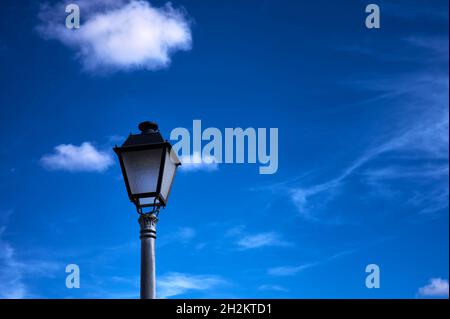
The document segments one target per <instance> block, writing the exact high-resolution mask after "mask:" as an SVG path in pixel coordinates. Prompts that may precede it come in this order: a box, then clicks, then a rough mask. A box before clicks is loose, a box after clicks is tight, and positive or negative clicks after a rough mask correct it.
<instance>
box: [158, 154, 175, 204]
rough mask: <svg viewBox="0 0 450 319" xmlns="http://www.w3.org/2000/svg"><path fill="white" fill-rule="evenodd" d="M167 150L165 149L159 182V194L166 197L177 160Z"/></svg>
mask: <svg viewBox="0 0 450 319" xmlns="http://www.w3.org/2000/svg"><path fill="white" fill-rule="evenodd" d="M171 154H173V153H171V152H170V151H169V150H166V159H165V161H164V174H163V179H162V183H161V195H162V196H163V198H165V199H166V201H167V197H168V196H169V192H170V187H171V186H172V182H173V178H174V176H175V172H176V169H177V160H176V157H175V156H174V155H171Z"/></svg>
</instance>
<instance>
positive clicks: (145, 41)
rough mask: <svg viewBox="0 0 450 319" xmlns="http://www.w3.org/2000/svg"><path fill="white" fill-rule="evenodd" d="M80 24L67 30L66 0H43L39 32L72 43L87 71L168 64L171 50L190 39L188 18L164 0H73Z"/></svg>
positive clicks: (189, 42)
mask: <svg viewBox="0 0 450 319" xmlns="http://www.w3.org/2000/svg"><path fill="white" fill-rule="evenodd" d="M76 3H77V5H79V7H80V11H81V14H80V15H81V21H82V23H81V26H80V28H79V29H73V30H69V29H67V28H66V27H65V25H64V23H61V21H64V20H65V16H64V15H65V14H66V13H65V10H64V8H65V5H66V2H65V1H64V2H59V3H57V4H55V5H53V6H49V5H44V6H42V8H41V11H40V13H39V19H40V24H39V25H38V27H37V30H38V31H39V33H40V34H41V35H42V36H43V37H44V38H46V39H55V40H58V41H60V42H61V43H62V44H64V45H66V46H68V47H70V48H72V49H74V50H75V51H76V57H77V58H78V59H79V60H80V61H81V62H82V64H83V67H84V69H85V70H88V71H101V72H104V71H119V70H135V69H146V70H156V69H160V68H164V67H167V66H169V65H170V63H171V55H172V54H173V53H174V52H176V51H179V50H189V49H190V48H191V45H192V35H191V30H190V23H189V21H188V19H187V17H186V14H185V12H184V11H183V10H182V9H175V8H174V7H172V5H171V4H170V3H167V4H166V5H165V6H163V7H161V8H155V7H153V6H152V5H150V4H149V3H148V2H147V1H141V0H131V1H129V0H79V1H77V2H76Z"/></svg>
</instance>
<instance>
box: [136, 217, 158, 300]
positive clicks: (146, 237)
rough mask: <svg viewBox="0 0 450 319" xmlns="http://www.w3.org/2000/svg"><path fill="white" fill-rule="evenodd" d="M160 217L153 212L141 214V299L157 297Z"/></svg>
mask: <svg viewBox="0 0 450 319" xmlns="http://www.w3.org/2000/svg"><path fill="white" fill-rule="evenodd" d="M157 222H158V218H157V217H156V216H155V215H153V214H148V215H141V216H140V217H139V225H140V228H141V231H140V237H139V238H140V239H141V299H155V298H156V279H155V277H156V275H155V239H156V223H157Z"/></svg>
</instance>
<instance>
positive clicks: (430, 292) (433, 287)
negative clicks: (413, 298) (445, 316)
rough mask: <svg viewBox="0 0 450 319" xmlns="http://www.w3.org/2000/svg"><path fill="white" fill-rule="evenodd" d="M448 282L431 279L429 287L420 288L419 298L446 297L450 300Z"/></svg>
mask: <svg viewBox="0 0 450 319" xmlns="http://www.w3.org/2000/svg"><path fill="white" fill-rule="evenodd" d="M448 291H449V288H448V280H447V279H441V278H432V279H430V281H429V283H428V285H426V286H423V287H421V288H419V292H418V293H417V294H418V296H419V297H445V298H448Z"/></svg>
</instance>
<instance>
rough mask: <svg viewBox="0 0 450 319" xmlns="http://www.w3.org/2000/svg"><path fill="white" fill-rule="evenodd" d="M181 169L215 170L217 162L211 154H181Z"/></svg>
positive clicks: (189, 170) (188, 170)
mask: <svg viewBox="0 0 450 319" xmlns="http://www.w3.org/2000/svg"><path fill="white" fill-rule="evenodd" d="M180 161H181V164H182V165H181V167H180V168H181V169H182V170H183V171H186V172H192V171H215V170H217V169H218V164H217V163H216V161H215V158H214V157H213V156H203V157H202V156H201V155H200V154H199V153H197V152H195V153H194V154H193V155H189V156H186V155H185V156H181V157H180Z"/></svg>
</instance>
